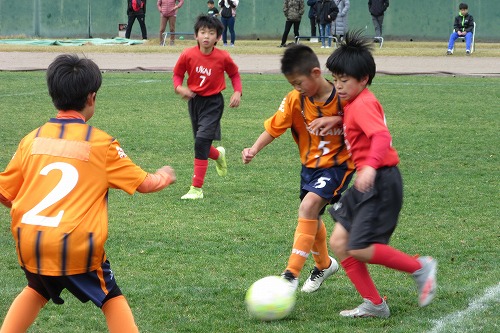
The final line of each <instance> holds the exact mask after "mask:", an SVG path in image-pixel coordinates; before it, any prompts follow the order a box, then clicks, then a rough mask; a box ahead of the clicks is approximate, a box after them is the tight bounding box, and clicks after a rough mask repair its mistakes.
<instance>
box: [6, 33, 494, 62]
mask: <svg viewBox="0 0 500 333" xmlns="http://www.w3.org/2000/svg"><path fill="white" fill-rule="evenodd" d="M0 39H1V38H0ZM288 42H292V40H291V39H289V40H288ZM280 43H281V41H279V40H237V41H236V47H231V48H225V49H226V50H228V51H229V52H230V53H231V54H266V55H269V54H282V53H283V49H281V48H278V47H277V46H278V45H279V44H280ZM305 43H306V44H307V45H309V46H311V47H313V48H314V51H315V52H317V53H318V54H319V55H327V54H330V53H331V49H321V48H320V45H321V43H318V44H317V47H315V46H314V44H311V43H309V42H307V41H305ZM220 44H221V43H220V42H219V43H218V45H219V46H220ZM192 45H193V40H190V39H189V38H186V39H185V40H176V42H175V46H166V47H164V46H159V40H158V39H150V40H148V41H147V42H146V43H144V44H138V45H133V46H130V45H113V46H109V45H104V46H102V45H101V46H99V45H91V44H87V45H84V46H33V45H6V44H0V52H23V51H27V52H73V53H89V52H99V53H121V52H127V53H158V52H161V53H180V52H181V51H182V50H183V49H184V48H186V47H188V46H192ZM374 46H375V47H374V55H375V56H431V57H440V56H442V57H445V56H446V49H447V47H448V39H444V40H443V41H442V42H436V41H428V42H425V41H414V42H409V41H392V40H386V41H384V45H383V47H382V48H379V47H378V44H374ZM63 50H64V51H63ZM454 57H465V44H464V43H462V42H460V41H457V42H456V43H455V54H454ZM472 57H474V58H481V57H500V43H481V42H476V51H475V52H474V53H473V55H472Z"/></svg>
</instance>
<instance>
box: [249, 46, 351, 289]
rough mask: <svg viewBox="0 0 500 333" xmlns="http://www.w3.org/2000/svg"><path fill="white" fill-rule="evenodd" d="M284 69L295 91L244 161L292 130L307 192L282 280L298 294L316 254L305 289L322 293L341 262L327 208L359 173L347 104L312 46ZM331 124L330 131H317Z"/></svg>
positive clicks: (296, 52) (286, 59) (295, 52)
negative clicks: (346, 130)
mask: <svg viewBox="0 0 500 333" xmlns="http://www.w3.org/2000/svg"><path fill="white" fill-rule="evenodd" d="M281 71H282V73H283V74H284V75H285V77H286V79H287V80H288V82H289V83H290V84H291V85H292V86H293V88H294V90H293V91H291V92H289V93H288V95H287V96H286V97H285V98H284V99H283V102H282V103H281V106H280V107H279V109H278V111H277V112H276V113H275V114H274V115H273V116H272V117H271V118H269V119H267V120H266V121H265V123H264V127H265V131H264V132H263V133H262V134H261V135H260V136H259V138H258V139H257V141H255V143H254V144H253V146H252V147H251V148H245V149H244V150H243V152H242V155H243V156H242V157H243V163H249V162H250V161H251V160H252V159H253V158H254V157H255V155H256V154H257V153H258V152H259V151H260V150H261V149H263V148H264V147H265V146H267V145H268V144H270V143H271V142H272V141H273V140H274V139H275V138H277V137H279V136H280V135H282V134H283V133H285V132H286V131H287V129H290V130H291V132H292V136H293V139H294V140H295V142H296V144H297V145H298V148H299V155H300V161H301V163H302V171H301V190H300V199H301V203H300V206H299V212H298V214H299V217H298V224H297V227H296V229H295V237H294V242H293V248H292V253H291V255H290V257H289V259H288V265H287V267H286V269H285V271H284V272H283V274H282V276H283V277H284V278H285V279H287V280H288V281H290V282H291V287H292V289H293V290H295V289H296V288H297V286H298V277H299V275H300V272H301V271H302V268H303V267H304V264H305V262H306V259H307V257H308V256H309V254H310V253H312V255H313V258H314V262H315V267H314V269H313V270H311V274H310V276H309V278H308V279H307V280H306V281H305V283H304V285H303V287H302V291H303V292H313V291H316V290H317V289H318V288H319V287H320V286H321V284H322V283H323V281H324V280H325V279H326V278H328V277H329V276H331V275H332V274H333V273H335V272H336V271H337V269H338V264H337V262H336V261H335V259H333V258H332V257H330V256H329V255H328V247H327V242H326V235H327V233H326V228H325V225H324V223H323V220H322V218H321V215H322V214H323V212H324V210H325V206H326V205H328V204H330V203H334V202H336V201H338V199H339V198H340V195H341V193H342V191H344V189H345V188H347V185H348V183H349V181H350V179H351V176H352V174H353V172H354V164H353V162H352V161H351V159H350V157H349V153H348V151H347V149H346V147H345V145H344V135H343V129H342V117H341V115H342V105H341V102H340V100H339V98H338V96H337V94H336V91H335V88H334V86H333V84H332V83H331V82H329V81H327V80H326V79H325V78H324V77H323V74H322V71H321V68H320V64H319V60H318V57H317V56H316V54H314V52H313V51H312V49H311V48H309V47H308V46H305V45H301V44H297V45H292V46H290V47H288V48H287V49H286V51H285V53H284V55H283V58H282V60H281ZM313 124H316V125H317V126H319V128H323V127H325V126H327V125H329V126H330V127H331V129H330V130H329V131H325V133H320V130H312V128H311V126H312V125H313Z"/></svg>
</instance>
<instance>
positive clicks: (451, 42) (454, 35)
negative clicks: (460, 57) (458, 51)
mask: <svg viewBox="0 0 500 333" xmlns="http://www.w3.org/2000/svg"><path fill="white" fill-rule="evenodd" d="M457 38H458V34H457V33H456V32H455V31H454V32H453V33H452V34H451V35H450V40H449V41H448V51H447V52H446V54H448V55H450V54H452V53H453V47H454V46H455V41H456V40H457Z"/></svg>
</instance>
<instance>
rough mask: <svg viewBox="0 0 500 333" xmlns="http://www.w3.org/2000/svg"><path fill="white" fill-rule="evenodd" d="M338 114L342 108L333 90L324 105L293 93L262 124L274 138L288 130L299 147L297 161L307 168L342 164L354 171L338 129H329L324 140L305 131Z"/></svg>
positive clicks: (296, 92)
mask: <svg viewBox="0 0 500 333" xmlns="http://www.w3.org/2000/svg"><path fill="white" fill-rule="evenodd" d="M341 114H342V107H341V104H340V102H339V100H338V96H337V95H336V94H335V90H333V92H332V96H331V97H330V98H329V100H327V101H326V102H325V103H323V102H315V101H313V100H312V99H311V98H308V97H305V96H302V95H301V94H300V92H299V91H297V90H293V91H291V92H289V93H288V94H287V95H286V97H285V98H284V99H283V101H282V102H281V105H280V107H279V109H278V111H277V112H276V113H275V114H274V115H273V116H272V117H270V118H269V119H267V120H266V121H265V122H264V127H265V129H266V131H267V132H268V133H269V134H270V135H271V136H273V137H274V138H276V137H278V136H280V135H282V134H283V133H285V132H286V130H287V129H288V128H290V129H291V131H292V135H293V139H294V140H295V142H296V143H297V145H298V147H299V153H300V161H301V163H302V164H303V165H304V166H305V167H307V168H330V167H334V166H337V165H340V164H342V163H344V162H346V161H348V162H349V164H350V165H349V167H350V168H354V164H352V161H351V160H350V158H349V153H348V151H347V149H346V147H345V144H344V131H343V129H342V127H336V128H333V129H332V130H330V131H329V132H328V133H327V135H324V136H321V135H319V131H312V130H310V129H308V127H309V126H308V124H310V123H311V121H313V120H314V119H316V118H319V117H328V116H339V115H341Z"/></svg>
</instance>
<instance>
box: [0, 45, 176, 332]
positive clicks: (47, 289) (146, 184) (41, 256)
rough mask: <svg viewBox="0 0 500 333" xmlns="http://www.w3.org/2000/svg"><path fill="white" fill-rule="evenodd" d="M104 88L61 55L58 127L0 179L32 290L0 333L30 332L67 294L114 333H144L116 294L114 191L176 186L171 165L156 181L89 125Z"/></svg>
mask: <svg viewBox="0 0 500 333" xmlns="http://www.w3.org/2000/svg"><path fill="white" fill-rule="evenodd" d="M101 82H102V76H101V72H100V70H99V68H98V66H97V65H96V64H95V63H94V62H93V61H91V60H89V59H80V58H78V56H76V55H60V56H58V57H57V58H56V59H55V60H54V61H53V62H52V63H51V64H50V66H49V67H48V69H47V85H48V90H49V94H50V96H51V98H52V101H53V103H54V106H55V107H56V109H57V110H58V114H57V116H56V117H55V118H52V119H50V120H49V121H48V122H47V123H45V124H44V125H42V126H41V127H39V128H37V129H35V130H33V131H32V132H31V133H29V134H28V135H26V136H25V137H24V138H23V139H22V140H21V142H20V143H19V146H18V149H17V151H16V153H15V155H14V157H13V158H12V160H11V161H10V163H9V164H8V165H7V168H6V169H5V171H4V172H2V173H0V202H1V203H2V204H4V205H5V206H7V207H9V208H11V216H12V224H11V230H12V235H13V236H14V240H15V244H16V251H17V257H18V261H19V264H20V265H21V268H22V269H23V270H24V272H25V275H26V278H27V280H28V286H27V287H26V288H25V289H24V290H23V291H22V292H21V293H20V294H19V295H18V296H17V298H16V299H15V300H14V302H13V303H12V305H11V307H10V309H9V311H8V313H7V315H6V317H5V319H4V322H3V324H2V327H1V329H0V332H1V333H9V332H25V331H26V330H27V329H28V328H29V327H30V326H31V324H32V323H33V321H34V320H35V319H36V317H37V315H38V313H39V311H40V310H41V309H42V308H43V307H44V306H45V304H46V303H47V302H48V301H49V300H50V299H52V301H53V302H54V303H56V304H62V303H64V301H63V300H62V299H61V297H60V293H61V292H62V290H64V289H67V290H68V291H69V292H71V293H72V294H73V295H75V296H76V297H77V298H78V299H79V300H80V301H82V302H87V301H89V300H90V301H92V302H93V303H94V304H95V305H96V306H98V307H99V308H101V310H102V311H103V313H104V315H105V317H106V322H107V325H108V328H109V331H110V332H116V333H123V332H138V329H137V326H136V325H135V322H134V318H133V315H132V312H131V310H130V307H129V305H128V303H127V301H126V299H125V297H124V296H123V295H122V293H121V291H120V288H119V287H118V285H117V283H116V281H115V278H114V274H113V272H112V270H111V267H110V263H109V261H108V260H107V258H106V253H105V251H104V243H105V242H106V240H107V236H108V216H107V215H108V209H107V204H108V189H109V188H117V189H122V190H124V191H125V192H127V193H129V194H133V193H134V192H135V191H138V192H141V193H149V192H155V191H159V190H161V189H163V188H165V187H167V186H168V185H170V184H171V183H173V182H175V179H176V178H175V172H174V170H173V169H172V168H170V167H169V166H164V167H162V168H161V169H159V170H158V171H156V173H154V174H149V173H147V172H146V171H144V170H142V169H141V168H140V167H139V166H137V165H135V164H134V163H133V162H132V161H131V160H130V158H129V157H128V156H127V155H126V154H125V152H124V151H123V149H122V148H121V147H120V145H119V143H118V141H117V140H116V139H115V138H113V137H111V136H110V135H108V134H107V133H105V132H103V131H101V130H99V129H97V128H94V127H92V126H90V125H88V124H87V123H86V122H87V121H88V120H89V119H90V118H91V117H92V116H93V115H94V111H95V103H96V94H97V91H98V90H99V88H100V86H101Z"/></svg>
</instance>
